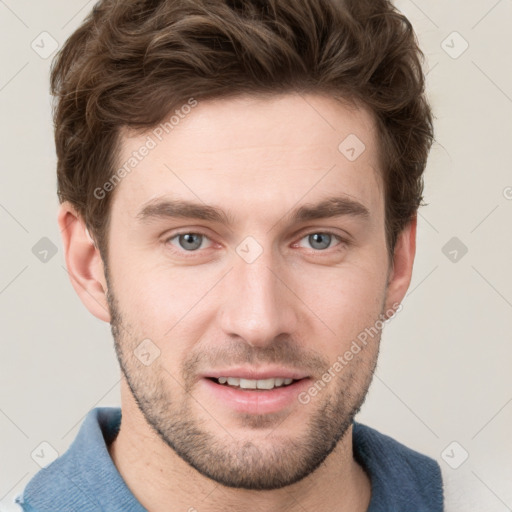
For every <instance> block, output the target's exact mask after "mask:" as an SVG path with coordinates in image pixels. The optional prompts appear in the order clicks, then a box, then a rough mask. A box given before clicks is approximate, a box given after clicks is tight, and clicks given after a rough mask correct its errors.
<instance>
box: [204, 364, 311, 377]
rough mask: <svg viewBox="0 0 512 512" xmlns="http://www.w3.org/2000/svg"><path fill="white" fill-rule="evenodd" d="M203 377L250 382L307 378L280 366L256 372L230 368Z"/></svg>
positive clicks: (301, 373) (242, 368)
mask: <svg viewBox="0 0 512 512" xmlns="http://www.w3.org/2000/svg"><path fill="white" fill-rule="evenodd" d="M202 377H203V378H205V377H213V378H215V379H218V378H219V377H237V378H240V379H251V380H261V379H272V378H279V377H281V378H283V379H293V380H300V379H305V378H307V377H309V375H307V374H305V373H304V372H300V371H298V370H293V369H290V368H284V367H282V366H266V367H265V368H262V369H259V370H256V369H255V368H247V367H245V368H244V367H242V366H240V367H235V368H233V367H231V368H227V369H225V370H215V371H212V372H209V373H205V374H204V375H202Z"/></svg>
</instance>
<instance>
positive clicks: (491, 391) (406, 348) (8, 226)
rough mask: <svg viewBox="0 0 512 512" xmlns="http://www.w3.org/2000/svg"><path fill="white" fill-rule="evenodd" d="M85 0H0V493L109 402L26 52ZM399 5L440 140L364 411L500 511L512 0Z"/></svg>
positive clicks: (21, 481) (511, 277) (505, 408)
mask: <svg viewBox="0 0 512 512" xmlns="http://www.w3.org/2000/svg"><path fill="white" fill-rule="evenodd" d="M92 6H93V2H84V1H83V0H67V1H66V2H57V0H44V1H40V2H29V1H28V0H0V41H1V45H0V59H1V67H0V111H1V120H2V122H1V126H0V130H1V132H0V144H1V153H0V158H1V166H2V172H1V175H0V180H1V184H0V226H1V235H2V236H1V251H0V258H1V264H0V308H1V313H2V323H1V332H2V342H1V344H0V433H1V436H0V509H2V510H14V508H13V507H12V505H10V504H11V502H12V500H13V499H14V496H15V495H17V494H18V493H19V492H20V491H21V490H22V488H23V487H24V486H25V484H26V483H27V482H28V480H29V479H30V477H31V476H32V475H33V474H34V473H35V472H36V471H37V470H38V469H39V465H38V463H37V462H41V460H42V459H44V458H45V457H46V458H48V457H51V456H52V449H54V450H56V452H58V453H63V452H64V451H65V450H66V448H67V447H68V446H69V444H70V443H71V441H72V440H73V438H74V437H75V435H76V433H77V431H78V427H79V425H80V423H81V420H82V419H83V417H84V416H85V414H86V413H87V412H88V411H89V410H90V409H91V408H93V407H95V406H98V405H104V406H110V405H112V406H114V405H119V372H118V367H117V361H116V359H115V355H114V351H113V345H112V341H111V335H110V330H109V326H108V325H106V324H103V323H102V322H100V321H99V320H97V319H95V318H94V317H92V316H91V315H90V314H89V313H88V312H87V310H86V309H85V308H84V307H83V305H82V304H81V302H80V301H79V299H78V297H77V296H76V294H75V292H74V291H73V289H72V287H71V285H70V283H69V279H68V275H67V273H66V270H65V266H64V258H63V253H62V246H61V242H60V234H59V230H58V227H57V223H56V212H57V199H56V193H55V188H56V178H55V163H56V161H55V154H54V143H53V133H52V121H51V109H50V96H49V92H48V91H49V85H48V71H49V65H50V61H51V56H50V57H49V58H46V59H45V58H42V57H41V56H40V55H39V54H38V52H39V53H43V52H45V51H48V50H51V46H50V45H51V39H50V37H49V36H47V35H40V34H41V33H42V32H48V33H49V34H50V35H51V37H52V38H53V39H55V40H56V41H57V42H58V44H59V46H60V45H62V43H63V42H64V41H65V39H66V38H67V37H68V36H69V34H70V33H71V32H72V31H73V30H74V29H75V28H76V27H77V26H78V24H79V23H80V22H81V20H82V19H83V17H84V16H85V14H86V13H87V12H88V11H89V10H90V9H91V8H92ZM397 6H398V7H399V8H400V9H401V10H402V11H403V12H404V13H405V14H406V15H407V16H408V17H409V19H410V20H411V21H412V23H413V25H414V27H415V29H416V32H417V34H418V37H419V40H420V44H421V46H422V48H423V50H424V52H425V54H426V57H427V60H428V63H427V69H428V93H429V97H430V100H431V102H432V106H433V108H434V111H435V115H436V123H435V128H436V138H437V143H436V144H435V145H434V147H433V149H432V152H431V155H430V159H429V163H428V168H427V171H426V176H425V180H426V191H425V192H426V193H425V197H426V201H427V202H428V203H429V206H426V207H424V208H422V209H421V210H420V217H419V228H418V249H417V251H418V252H417V257H416V262H415V267H414V274H413V280H412V284H411V287H410V289H409V292H408V295H407V297H406V298H405V300H404V301H403V310H402V311H401V312H400V313H399V314H398V315H397V317H396V319H394V320H393V321H391V322H390V323H389V325H388V326H387V327H386V329H385V331H384V334H383V340H382V350H381V357H380V363H379V366H378V370H377V374H376V377H375V379H374V382H373V384H372V387H371V389H370V393H369V396H368V399H367V402H366V404H365V406H364V407H363V411H362V412H361V414H360V415H359V417H358V420H359V421H361V422H364V423H367V424H370V425H372V426H373V427H375V428H377V429H379V430H380V431H382V432H384V433H387V434H389V435H391V436H393V437H396V438H397V439H399V440H400V441H401V442H403V443H404V444H407V445H409V446H410V447H412V448H414V449H416V450H419V451H422V452H424V453H426V454H429V455H430V456H432V457H434V458H435V459H437V460H438V461H439V464H440V465H441V467H442V469H443V472H445V473H446V475H447V477H448V478H450V479H451V478H459V479H460V480H461V481H462V483H461V484H460V485H461V487H460V490H461V491H460V492H461V494H462V493H464V494H466V497H465V500H466V503H467V505H466V507H465V508H464V510H479V511H483V510H493V511H494V510H495V511H506V510H512V462H511V460H512V437H511V435H510V432H511V431H512V429H511V426H512V377H511V375H512V372H511V361H512V343H511V342H512V334H511V332H512V322H511V318H512V272H511V271H510V264H511V261H512V237H511V233H512V230H511V221H512V171H511V167H512V165H511V161H512V151H511V146H512V71H511V69H512V68H511V66H512V64H511V62H512V61H511V53H512V52H511V50H512V36H511V32H512V31H511V25H512V0H500V1H496V0H480V1H471V2H468V1H467V0H457V1H454V0H452V1H447V2H438V1H434V0H423V1H421V2H420V0H415V1H414V2H413V1H412V0H402V1H399V2H397ZM454 31H456V32H457V33H458V34H460V35H457V34H453V32H454ZM33 41H34V43H33ZM465 41H467V44H468V45H469V46H468V48H467V49H466V51H465V52H464V53H462V54H460V53H461V51H462V50H463V49H464V46H465ZM31 45H33V46H34V48H35V49H36V50H37V51H36V50H35V49H33V48H32V46H31ZM36 45H37V46H36ZM459 54H460V55H459ZM52 55H53V54H52ZM45 56H46V55H43V57H45ZM43 237H47V238H48V239H49V240H50V241H51V242H52V243H53V244H55V246H56V247H57V249H58V252H57V253H56V254H55V255H54V256H53V257H51V252H50V253H48V255H47V256H46V258H47V260H48V261H46V262H43V261H40V259H39V258H43V259H44V256H45V254H44V252H43V253H39V254H38V250H35V251H34V252H35V253H36V254H34V252H33V247H34V246H36V244H37V243H38V242H39V241H40V240H41V238H43ZM453 237H456V238H457V240H455V241H454V242H453V241H452V242H451V243H452V244H455V245H453V246H452V245H448V246H447V247H446V248H445V246H446V244H447V243H448V242H449V241H450V240H451V239H452V238H453ZM40 243H42V242H40ZM462 244H464V246H466V247H467V250H468V252H467V254H464V255H463V252H462V251H461V248H462ZM38 247H39V246H36V249H37V248H38ZM443 248H445V249H444V252H443ZM39 250H41V249H40V248H39ZM454 250H455V251H456V252H453V251H454ZM450 252H451V254H450ZM445 253H447V254H448V256H447V255H445ZM36 255H38V256H39V258H38V257H36ZM453 259H455V261H452V260H453ZM454 441H455V442H456V443H457V444H455V445H453V444H451V443H453V442H454ZM42 442H46V443H49V445H51V447H50V446H48V445H43V446H41V443H42ZM52 447H53V448H52ZM466 451H467V452H468V454H469V458H468V459H467V460H466V461H465V462H464V463H463V464H462V465H461V466H460V467H459V468H458V469H452V468H451V467H450V465H451V466H456V465H457V464H458V463H460V461H461V460H462V459H463V457H464V456H465V452H466ZM31 454H32V455H31ZM38 454H39V457H38ZM443 454H444V455H443ZM462 489H465V490H464V491H462ZM471 503H473V505H471Z"/></svg>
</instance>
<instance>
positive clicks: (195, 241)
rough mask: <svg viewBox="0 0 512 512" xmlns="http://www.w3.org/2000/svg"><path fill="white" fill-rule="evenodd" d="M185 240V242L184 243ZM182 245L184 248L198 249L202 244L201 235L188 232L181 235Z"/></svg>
mask: <svg viewBox="0 0 512 512" xmlns="http://www.w3.org/2000/svg"><path fill="white" fill-rule="evenodd" d="M183 241H184V243H182V242H183ZM180 245H181V246H182V247H183V248H184V249H197V248H198V247H200V246H201V235H197V234H194V233H187V234H185V235H181V236H180Z"/></svg>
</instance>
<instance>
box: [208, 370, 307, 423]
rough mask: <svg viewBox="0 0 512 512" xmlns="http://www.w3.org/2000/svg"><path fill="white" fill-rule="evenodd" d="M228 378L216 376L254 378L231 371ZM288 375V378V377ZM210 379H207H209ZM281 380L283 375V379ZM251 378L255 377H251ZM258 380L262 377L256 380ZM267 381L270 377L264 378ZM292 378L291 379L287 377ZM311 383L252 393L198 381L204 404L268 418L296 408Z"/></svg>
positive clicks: (259, 373) (211, 381)
mask: <svg viewBox="0 0 512 512" xmlns="http://www.w3.org/2000/svg"><path fill="white" fill-rule="evenodd" d="M228 373H232V375H226V373H219V375H218V376H219V377H235V376H237V375H244V374H245V375H254V373H252V374H251V373H246V372H245V373H240V372H239V373H236V372H235V371H231V372H228ZM257 375H270V376H277V375H281V374H280V373H276V372H275V370H273V373H272V374H270V373H268V372H258V373H257ZM288 375H292V374H290V373H288ZM213 376H214V375H209V377H213ZM283 376H284V375H283ZM242 378H244V377H242ZM253 378H255V377H253ZM257 378H259V379H262V378H265V377H257ZM267 378H270V377H267ZM288 378H294V377H288ZM310 383H311V379H310V378H308V377H306V378H301V380H297V381H296V382H293V383H292V384H290V385H288V386H283V387H279V388H274V389H270V390H253V389H240V388H234V387H230V386H227V385H225V384H219V383H217V382H214V381H213V380H210V379H209V378H206V377H204V378H202V379H200V381H199V385H200V393H201V394H203V393H204V394H205V395H207V396H209V398H210V400H209V401H208V402H207V403H212V400H211V399H212V398H213V399H214V401H213V403H217V404H220V405H221V407H226V408H228V409H230V410H231V411H234V412H238V413H245V414H260V415H261V414H271V413H276V412H280V411H282V410H284V409H287V408H290V407H291V406H293V404H296V405H299V400H298V395H299V394H300V393H301V392H302V391H304V390H305V389H306V388H307V387H308V386H310Z"/></svg>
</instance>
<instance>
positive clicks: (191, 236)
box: [167, 233, 208, 252]
mask: <svg viewBox="0 0 512 512" xmlns="http://www.w3.org/2000/svg"><path fill="white" fill-rule="evenodd" d="M207 239H208V238H207V237H206V235H203V234H201V233H178V234H176V235H173V236H172V237H170V238H168V239H167V242H170V243H171V244H172V245H174V246H175V247H179V248H180V249H184V250H185V251H188V252H195V251H196V250H197V249H201V248H202V249H204V248H205V247H202V246H203V242H204V241H205V240H207ZM174 241H176V242H177V244H176V243H174Z"/></svg>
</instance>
